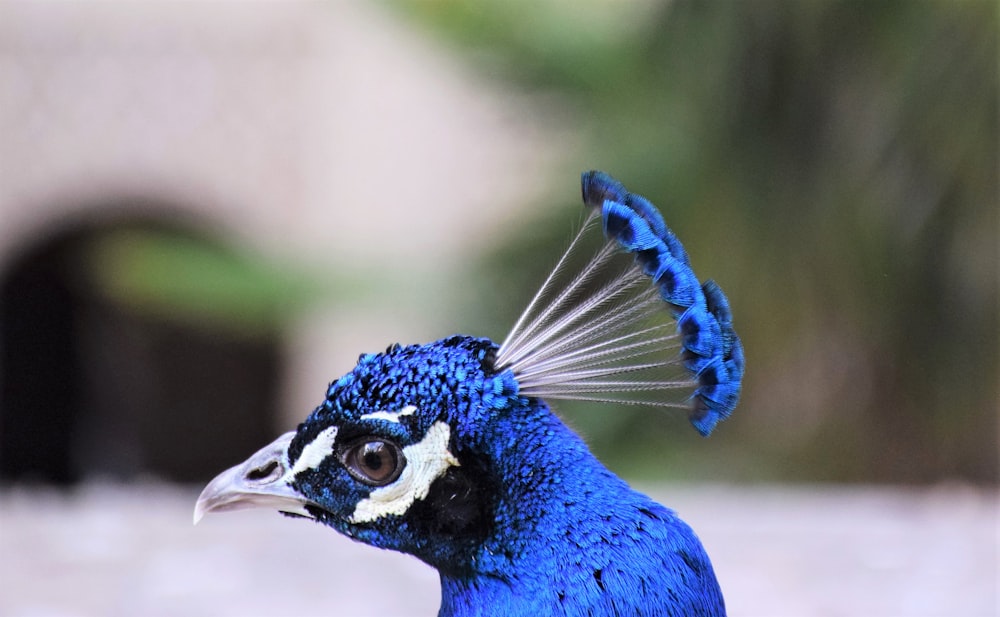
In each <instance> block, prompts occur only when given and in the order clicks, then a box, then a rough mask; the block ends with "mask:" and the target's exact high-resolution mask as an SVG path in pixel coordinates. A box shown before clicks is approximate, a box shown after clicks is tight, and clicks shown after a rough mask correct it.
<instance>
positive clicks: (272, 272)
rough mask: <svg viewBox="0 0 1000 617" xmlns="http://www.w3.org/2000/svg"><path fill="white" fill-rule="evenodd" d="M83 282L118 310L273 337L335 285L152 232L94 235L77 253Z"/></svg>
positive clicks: (298, 271)
mask: <svg viewBox="0 0 1000 617" xmlns="http://www.w3.org/2000/svg"><path fill="white" fill-rule="evenodd" d="M83 255H84V257H83V259H84V262H85V264H86V268H85V272H86V273H87V277H88V279H89V280H88V283H89V284H92V285H93V286H94V288H95V289H96V290H98V292H99V293H100V294H101V295H103V296H105V297H107V298H109V299H111V300H113V301H114V302H116V303H117V304H119V305H121V306H125V307H129V308H130V309H131V310H134V311H139V312H141V313H143V314H147V315H151V316H155V317H157V318H159V319H164V320H167V321H171V322H179V323H184V324H188V325H190V326H193V327H198V328H210V329H214V328H225V329H227V331H231V332H234V333H238V334H244V335H249V336H255V335H258V334H267V333H273V332H274V331H275V330H277V329H280V327H281V326H282V325H283V324H285V323H286V322H287V321H288V320H289V319H290V317H291V316H293V315H294V314H295V313H296V312H297V311H299V310H301V309H302V308H303V307H305V306H306V304H308V303H310V302H315V301H317V300H320V299H323V298H326V297H328V296H330V295H332V293H331V292H332V291H333V290H334V289H335V284H333V283H329V282H320V281H323V280H325V279H322V278H320V277H319V276H310V275H309V274H308V273H306V272H304V271H303V270H302V269H301V268H292V267H282V266H278V265H276V264H274V263H273V262H270V261H265V260H263V259H261V258H255V257H253V256H252V255H251V254H250V253H249V252H246V253H243V252H240V251H237V250H234V249H232V248H229V247H224V246H221V245H219V244H217V243H213V242H208V241H204V240H201V239H199V238H196V237H193V236H190V235H180V234H176V233H173V232H167V231H157V230H154V229H149V228H143V229H130V228H124V229H121V230H117V231H112V232H106V233H103V234H100V235H99V236H97V237H96V238H94V239H93V240H91V241H90V242H89V243H88V245H87V247H86V248H85V250H84V252H83Z"/></svg>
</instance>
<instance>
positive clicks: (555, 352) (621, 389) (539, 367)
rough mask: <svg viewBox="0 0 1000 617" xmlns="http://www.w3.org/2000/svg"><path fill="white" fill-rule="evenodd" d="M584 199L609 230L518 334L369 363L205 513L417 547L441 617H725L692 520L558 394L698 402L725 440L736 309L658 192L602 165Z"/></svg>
mask: <svg viewBox="0 0 1000 617" xmlns="http://www.w3.org/2000/svg"><path fill="white" fill-rule="evenodd" d="M583 194H584V202H585V203H586V204H588V206H590V207H592V208H593V209H594V213H593V215H592V217H591V221H590V223H589V224H588V225H585V226H584V230H586V229H588V228H589V227H594V226H596V223H597V221H600V222H601V225H602V227H603V230H604V234H605V236H606V237H607V238H609V241H608V242H607V243H606V244H604V245H603V246H602V247H600V248H598V249H597V250H596V251H595V252H594V256H593V258H592V259H591V260H589V261H588V262H587V264H586V265H584V266H583V267H582V268H581V269H580V272H579V273H578V274H576V275H573V274H572V273H571V272H570V270H571V268H569V267H568V265H569V263H570V262H571V261H572V260H571V259H570V258H569V257H568V256H566V257H564V258H563V259H562V260H561V261H560V264H559V267H557V269H556V271H555V272H554V273H553V275H552V276H550V277H549V280H548V281H547V282H546V284H545V285H544V286H543V290H542V292H540V293H539V295H538V296H536V298H535V300H533V301H532V303H531V305H530V306H529V309H528V310H527V311H526V313H525V316H524V317H522V318H521V319H520V320H519V321H518V324H517V325H516V326H515V328H514V330H513V332H512V333H511V335H510V336H509V337H508V340H507V342H505V343H504V345H503V346H498V345H496V344H495V343H494V342H492V341H490V340H488V339H482V338H474V337H470V336H453V337H449V338H446V339H442V340H440V341H436V342H433V343H427V344H424V345H410V346H406V347H402V346H399V345H393V346H390V347H389V348H388V349H386V350H385V352H383V353H378V354H364V355H362V356H361V357H360V358H359V359H358V363H357V366H355V368H354V369H353V370H352V371H351V372H349V373H347V374H346V375H344V376H342V377H340V378H339V379H337V380H336V381H334V382H333V383H332V384H330V386H329V388H328V389H327V392H326V397H325V399H324V400H323V402H322V403H321V404H320V405H319V406H318V407H317V408H316V409H315V410H314V411H313V412H312V413H311V414H310V415H309V417H308V418H306V420H305V421H304V422H303V423H302V424H300V425H299V427H298V429H297V430H296V431H294V432H290V433H286V434H285V435H282V436H281V437H279V438H278V439H277V440H276V441H275V442H273V443H272V444H270V445H268V446H265V447H264V448H262V449H261V450H260V451H258V452H257V453H256V454H254V455H253V456H251V457H250V458H249V459H247V461H245V462H244V463H242V464H240V465H237V466H235V467H233V468H232V469H229V470H228V471H225V472H223V473H222V474H220V475H219V476H218V477H216V478H215V479H214V480H212V482H210V483H209V485H208V486H206V487H205V490H204V491H203V492H202V494H201V496H200V497H199V499H198V502H197V504H196V506H195V520H196V521H197V520H198V519H199V518H200V517H201V515H202V514H204V513H205V512H210V511H226V510H235V509H240V508H245V507H251V506H254V507H268V508H274V509H277V510H279V511H281V512H284V513H287V514H289V515H291V516H294V517H297V518H311V519H313V520H315V521H317V522H320V523H322V524H324V525H327V526H329V527H331V528H333V529H335V530H337V531H339V532H340V533H342V534H344V535H346V536H348V537H350V538H353V539H354V540H357V541H359V542H364V543H366V544H370V545H372V546H375V547H378V548H385V549H391V550H396V551H400V552H404V553H409V554H412V555H415V556H416V557H418V558H419V559H421V560H423V561H424V562H426V563H427V564H429V565H430V566H432V567H434V568H436V569H437V570H438V572H439V573H440V577H441V610H440V613H439V614H440V615H441V616H442V617H470V616H473V615H496V616H504V617H507V616H511V617H521V616H523V617H543V616H549V615H551V616H584V615H588V616H593V615H634V616H636V617H644V616H662V615H668V616H678V617H680V616H685V617H718V616H722V615H725V603H724V601H723V598H722V593H721V591H720V588H719V584H718V582H717V581H716V578H715V573H714V571H713V569H712V564H711V562H710V561H709V558H708V556H707V554H706V553H705V550H704V548H703V547H702V545H701V542H700V541H699V540H698V538H697V536H696V535H695V534H694V532H693V531H692V530H691V528H690V527H688V526H687V525H686V524H685V523H684V522H683V521H682V520H681V519H680V518H679V517H678V516H677V515H676V514H675V513H674V512H673V511H671V510H669V509H667V508H665V507H664V506H662V505H660V504H658V503H656V502H654V501H653V500H651V499H650V498H649V497H647V496H645V495H643V494H641V493H639V492H636V491H634V490H632V489H631V488H630V487H629V486H628V485H627V484H626V483H625V482H624V481H622V480H621V479H620V478H618V477H617V476H615V475H614V474H613V473H612V472H611V471H610V470H608V469H607V468H606V467H605V466H604V465H602V464H601V462H600V461H598V460H597V459H596V458H595V457H594V456H593V454H591V452H590V451H589V449H588V448H587V446H586V444H585V443H584V441H583V440H582V439H581V438H580V437H579V436H578V435H576V434H575V433H574V432H573V431H572V430H570V429H569V428H568V427H567V426H566V425H565V424H564V423H563V422H562V421H561V420H560V419H559V417H558V416H557V415H556V414H554V413H553V412H552V410H551V409H550V408H549V405H548V403H547V402H546V400H545V398H546V397H548V396H553V397H562V398H584V399H589V400H617V401H623V402H631V403H643V404H653V405H664V404H670V402H669V400H668V398H667V397H666V395H668V394H680V397H679V398H678V399H676V400H677V404H684V405H686V406H688V408H689V409H691V418H692V422H693V423H694V425H695V427H696V428H697V429H698V430H699V431H700V432H702V433H703V434H708V433H709V432H710V431H711V430H712V427H714V426H715V424H716V423H717V422H718V421H719V420H720V419H722V418H724V417H725V416H726V415H728V414H729V412H730V411H732V408H733V406H735V404H736V400H737V398H738V396H739V382H740V378H741V377H742V373H743V356H742V348H741V347H740V342H739V339H738V338H737V337H736V334H735V333H734V332H733V329H732V319H731V317H730V313H729V305H728V302H727V301H726V298H725V296H724V295H723V294H722V292H721V290H719V288H718V287H717V286H716V285H715V284H714V283H712V282H711V281H708V282H706V283H704V284H699V283H698V279H697V278H696V277H695V276H694V273H693V272H692V271H691V268H690V266H689V264H688V257H687V254H686V253H685V252H684V248H683V247H682V246H681V244H680V242H679V241H678V240H677V239H676V238H675V237H674V236H673V234H672V233H671V232H670V230H669V229H668V228H667V227H666V225H665V224H664V223H663V220H662V219H661V218H660V216H659V213H658V212H657V211H656V209H655V208H653V207H652V205H650V204H649V202H647V201H646V200H644V199H643V198H641V197H639V196H636V195H632V194H630V193H628V192H627V191H625V190H624V188H622V187H621V185H620V184H618V183H617V182H615V181H614V180H612V179H611V178H610V177H608V176H606V175H604V174H601V173H599V172H588V173H587V174H584V176H583ZM584 233H585V232H581V235H580V236H578V237H577V239H576V240H574V242H573V245H572V246H573V247H579V246H583V244H585V242H581V238H583V234H584ZM622 252H625V253H630V254H632V255H633V257H632V258H631V259H630V258H629V257H627V256H626V257H625V258H624V260H622V259H621V253H622ZM616 264H617V268H616ZM338 567H342V566H341V565H337V564H332V565H331V577H335V575H336V570H337V568H338ZM383 583H385V584H386V585H391V581H383ZM334 610H335V609H334Z"/></svg>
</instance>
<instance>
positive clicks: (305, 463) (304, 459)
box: [288, 426, 338, 478]
mask: <svg viewBox="0 0 1000 617" xmlns="http://www.w3.org/2000/svg"><path fill="white" fill-rule="evenodd" d="M337 430H338V427H336V426H331V427H328V428H326V429H325V430H323V432H321V433H320V434H319V435H316V438H315V439H313V440H312V441H310V442H309V443H308V444H306V446H305V447H304V448H302V454H300V455H299V458H298V459H297V460H296V461H295V466H294V467H292V470H291V471H290V472H289V473H288V476H289V477H290V478H294V477H295V476H296V475H298V474H299V473H301V472H303V471H306V470H307V469H315V468H316V467H319V465H320V463H322V462H323V461H324V460H325V459H326V457H328V456H330V455H331V454H333V444H334V442H335V441H336V440H337Z"/></svg>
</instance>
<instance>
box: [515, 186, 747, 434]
mask: <svg viewBox="0 0 1000 617" xmlns="http://www.w3.org/2000/svg"><path fill="white" fill-rule="evenodd" d="M582 192H583V200H584V203H585V204H586V205H587V206H589V207H590V208H592V212H591V215H590V216H589V217H588V219H587V222H586V223H585V224H584V226H583V227H582V228H581V230H580V232H579V233H578V234H577V236H576V237H575V238H574V239H573V242H572V243H571V244H570V246H569V248H568V249H567V251H566V253H565V254H564V255H563V257H562V258H561V259H560V260H559V263H558V264H557V265H556V267H555V269H554V270H553V272H552V274H550V275H549V277H548V279H546V281H545V283H544V284H543V285H542V288H541V289H540V290H539V292H538V293H537V294H536V295H535V297H534V298H533V299H532V301H531V303H530V304H529V305H528V308H527V309H526V310H525V312H524V314H522V316H521V317H520V318H519V319H518V321H517V323H516V324H515V326H514V328H513V330H512V331H511V333H510V334H509V335H508V336H507V339H506V340H505V341H504V343H503V344H502V345H501V346H500V350H499V351H498V352H497V366H498V367H499V368H503V369H509V370H511V371H512V372H513V373H514V374H515V375H516V376H517V380H518V383H519V384H520V386H521V392H522V393H523V394H527V395H529V396H539V397H545V398H550V399H559V398H563V399H577V400H590V401H606V402H615V403H624V404H640V405H652V406H662V407H681V408H687V409H689V413H690V418H691V422H692V424H694V426H695V428H696V429H698V431H699V432H700V433H701V434H703V435H708V434H709V433H711V431H712V429H713V428H714V427H715V425H716V424H717V423H718V422H719V421H720V420H722V419H724V418H726V417H727V416H728V415H729V414H730V413H731V412H732V410H733V408H734V407H735V406H736V403H737V401H738V400H739V392H740V383H741V381H742V378H743V349H742V346H741V344H740V340H739V337H738V336H737V335H736V333H735V331H734V330H733V327H732V318H731V315H730V312H729V303H728V301H727V300H726V297H725V295H724V294H723V293H722V290H721V289H720V288H719V287H718V285H716V284H715V283H714V282H712V281H706V282H705V283H704V284H699V282H698V278H697V277H696V276H695V274H694V271H692V270H691V267H690V264H689V259H688V256H687V253H686V252H685V250H684V247H683V246H682V245H681V243H680V241H679V240H678V239H677V237H676V236H675V235H674V234H673V232H671V231H670V229H669V228H668V227H667V226H666V224H665V223H664V222H663V218H662V217H661V216H660V213H659V212H658V211H657V210H656V208H655V207H654V206H653V205H652V204H651V203H650V202H649V201H648V200H646V199H645V198H644V197H642V196H640V195H635V194H633V193H629V192H628V191H626V190H625V188H624V187H623V186H622V185H621V184H620V183H619V182H618V181H616V180H615V179H613V178H612V177H611V176H608V175H607V174H604V173H602V172H598V171H589V172H586V173H584V174H583V176H582ZM597 220H601V222H602V226H603V230H604V235H605V237H606V238H607V242H606V243H604V244H603V245H602V246H601V248H600V249H599V250H598V251H597V252H596V253H595V254H594V256H593V257H592V258H591V259H590V260H589V261H588V262H587V263H586V264H585V265H584V266H583V267H582V268H580V270H579V272H577V273H576V274H575V275H570V274H569V273H567V271H566V270H567V264H568V263H569V262H570V257H571V255H573V254H574V251H576V250H578V248H579V247H580V246H581V238H583V237H584V235H585V234H586V233H587V232H588V231H589V230H590V229H591V227H593V225H594V223H595V222H596V221H597ZM623 253H630V254H632V255H634V258H633V259H629V258H628V257H626V256H625V255H623ZM616 258H617V259H616ZM623 261H624V265H622V262H623ZM616 264H618V265H619V269H618V271H614V268H615V265H616ZM608 272H612V274H611V275H610V276H606V275H607V273H608ZM602 277H603V278H602ZM595 281H603V282H601V283H599V284H596V285H594V284H593V283H594V282H595Z"/></svg>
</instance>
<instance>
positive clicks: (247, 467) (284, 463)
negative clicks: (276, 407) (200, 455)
mask: <svg viewBox="0 0 1000 617" xmlns="http://www.w3.org/2000/svg"><path fill="white" fill-rule="evenodd" d="M293 437H295V432H294V431H292V432H289V433H285V434H284V435H282V436H281V437H279V438H278V439H276V440H275V441H274V442H272V443H271V444H269V445H267V446H265V447H263V448H261V449H260V450H258V451H257V453H256V454H254V455H253V456H251V457H250V458H248V459H247V460H246V461H244V462H243V463H240V464H239V465H237V466H235V467H232V468H230V469H227V470H226V471H224V472H222V473H220V474H219V475H218V476H216V477H215V478H214V479H213V480H212V481H211V482H209V483H208V486H206V487H205V490H203V491H202V492H201V495H199V496H198V501H197V503H195V506H194V524H195V525H197V524H198V521H200V520H201V517H203V516H204V515H205V514H206V513H207V512H228V511H230V510H243V509H247V508H274V509H276V510H279V511H281V512H288V513H290V514H298V515H300V516H306V517H309V518H312V515H311V514H310V513H309V511H308V510H306V505H307V504H309V503H310V502H309V500H307V499H306V498H304V497H303V496H302V495H300V494H299V493H298V491H296V490H295V489H294V488H292V487H291V484H290V483H291V480H292V478H291V477H290V474H289V465H288V454H287V452H288V444H290V443H291V442H292V438H293Z"/></svg>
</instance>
